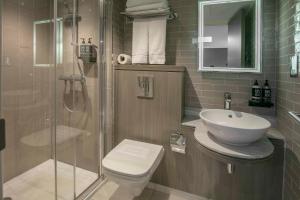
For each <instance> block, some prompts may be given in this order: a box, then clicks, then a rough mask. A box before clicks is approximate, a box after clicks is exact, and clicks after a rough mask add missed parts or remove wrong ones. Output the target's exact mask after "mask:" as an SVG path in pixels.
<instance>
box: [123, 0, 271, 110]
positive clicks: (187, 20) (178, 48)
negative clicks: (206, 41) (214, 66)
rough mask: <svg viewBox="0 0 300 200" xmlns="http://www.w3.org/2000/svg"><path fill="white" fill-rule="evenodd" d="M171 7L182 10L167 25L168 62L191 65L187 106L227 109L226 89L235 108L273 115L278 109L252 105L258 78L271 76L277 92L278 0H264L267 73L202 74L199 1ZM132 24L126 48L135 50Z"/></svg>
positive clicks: (174, 0) (178, 0) (177, 0)
mask: <svg viewBox="0 0 300 200" xmlns="http://www.w3.org/2000/svg"><path fill="white" fill-rule="evenodd" d="M169 2H170V5H171V7H172V8H173V9H174V10H175V11H176V12H177V13H178V15H179V17H178V19H176V20H175V21H169V22H168V26H167V50H166V53H167V64H176V65H183V66H186V67H187V73H186V81H185V106H186V107H195V108H223V105H224V102H223V95H224V92H231V93H232V97H233V102H232V103H233V109H235V110H240V111H247V112H252V113H260V114H268V115H273V114H274V113H275V108H271V109H257V108H252V107H249V106H248V100H249V98H250V96H251V89H250V88H251V86H252V84H253V81H254V80H255V79H258V80H259V81H260V82H261V83H262V82H263V80H265V79H268V80H270V82H271V86H272V88H273V96H274V97H275V95H276V89H275V88H276V81H275V80H276V63H275V57H274V55H275V33H274V30H275V0H264V1H263V2H264V10H263V12H264V14H263V23H264V28H263V73H262V74H249V73H246V74H235V73H209V72H207V73H200V72H197V69H198V61H197V59H198V57H197V46H196V45H193V44H192V39H193V38H196V37H197V34H198V33H197V29H198V9H197V3H198V1H197V0H185V1H182V0H170V1H169ZM124 7H125V5H124ZM131 38H132V25H131V24H125V38H124V51H125V52H126V53H128V54H130V53H131ZM273 100H275V98H273Z"/></svg>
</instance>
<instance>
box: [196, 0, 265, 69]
mask: <svg viewBox="0 0 300 200" xmlns="http://www.w3.org/2000/svg"><path fill="white" fill-rule="evenodd" d="M199 70H200V71H221V72H254V73H260V72H261V1H260V0H214V1H199Z"/></svg>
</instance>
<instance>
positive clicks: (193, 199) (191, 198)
mask: <svg viewBox="0 0 300 200" xmlns="http://www.w3.org/2000/svg"><path fill="white" fill-rule="evenodd" d="M147 188H149V189H152V190H155V191H158V192H164V193H167V194H170V195H175V196H178V197H182V198H184V199H186V200H208V199H207V198H204V197H200V196H197V195H195V194H190V193H187V192H184V191H181V190H176V189H173V188H170V187H167V186H164V185H159V184H156V183H152V182H150V183H149V184H148V185H147Z"/></svg>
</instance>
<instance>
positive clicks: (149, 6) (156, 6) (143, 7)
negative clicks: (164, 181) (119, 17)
mask: <svg viewBox="0 0 300 200" xmlns="http://www.w3.org/2000/svg"><path fill="white" fill-rule="evenodd" d="M168 7H169V5H168V2H159V3H152V4H146V5H141V6H135V7H130V8H127V9H126V12H135V11H145V10H156V9H157V10H162V9H166V8H168Z"/></svg>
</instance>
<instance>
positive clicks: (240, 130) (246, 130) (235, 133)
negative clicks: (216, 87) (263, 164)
mask: <svg viewBox="0 0 300 200" xmlns="http://www.w3.org/2000/svg"><path fill="white" fill-rule="evenodd" d="M200 117H201V119H202V120H203V122H204V124H205V125H206V127H207V129H208V131H209V132H210V133H211V134H212V135H213V136H214V137H216V138H217V139H219V140H221V141H222V142H224V143H226V144H232V145H239V146H242V145H248V144H250V143H253V142H255V141H257V140H259V139H261V138H262V137H264V135H265V133H266V132H267V130H268V129H269V128H270V127H271V123H270V122H269V121H268V120H266V119H264V118H262V117H259V116H256V115H253V114H249V113H244V112H237V111H232V110H222V109H209V110H204V111H202V112H201V113H200Z"/></svg>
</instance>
